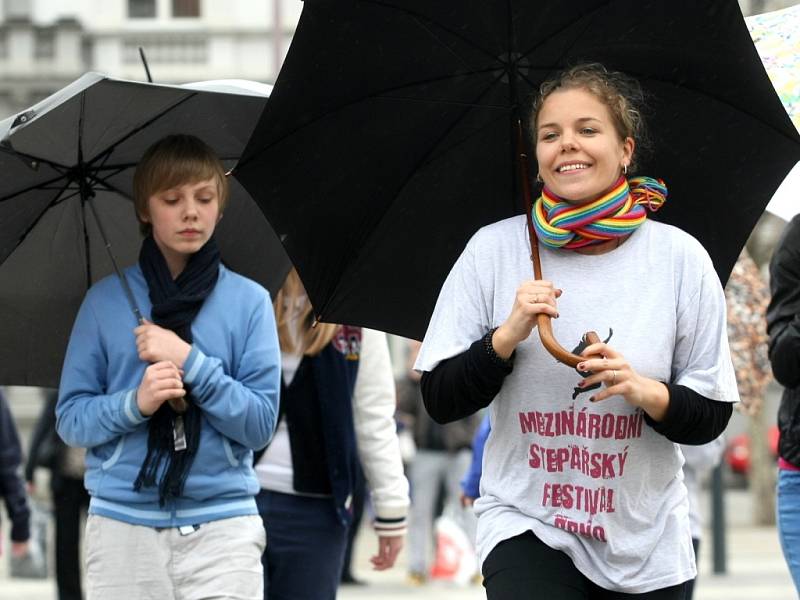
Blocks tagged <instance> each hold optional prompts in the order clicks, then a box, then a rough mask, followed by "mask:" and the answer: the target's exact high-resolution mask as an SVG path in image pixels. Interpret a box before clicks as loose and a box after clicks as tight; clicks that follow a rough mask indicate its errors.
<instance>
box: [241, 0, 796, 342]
mask: <svg viewBox="0 0 800 600" xmlns="http://www.w3.org/2000/svg"><path fill="white" fill-rule="evenodd" d="M586 61H597V62H601V63H603V64H605V65H606V66H607V67H609V68H612V69H617V70H622V71H625V72H627V73H629V74H631V75H633V76H635V77H637V78H638V79H639V80H640V81H641V83H642V84H643V87H644V88H645V90H646V92H647V93H648V94H649V97H650V108H649V114H648V116H649V119H648V121H649V125H650V129H651V135H652V138H653V140H654V143H655V147H654V151H653V153H652V154H651V155H650V156H649V157H642V158H643V159H644V160H643V161H641V168H640V172H641V173H642V174H647V175H650V176H653V177H661V178H663V179H664V180H665V181H666V182H667V185H668V186H669V191H670V199H669V200H668V202H667V204H666V206H665V207H664V208H663V209H662V211H661V212H660V213H659V214H658V215H657V217H656V218H658V219H661V220H665V221H668V222H671V223H674V224H675V225H678V226H679V227H681V228H683V229H685V230H687V231H689V232H690V233H692V234H693V235H694V236H695V237H697V238H698V239H700V240H701V241H702V243H703V244H704V245H705V246H706V248H707V249H708V250H709V252H710V254H711V256H712V258H713V260H714V264H715V266H716V268H717V272H718V273H719V275H720V278H721V279H722V280H723V281H725V280H726V279H727V276H728V273H729V272H730V269H731V267H732V265H733V263H734V262H735V260H736V257H737V256H738V254H739V251H740V249H741V247H742V246H743V244H744V242H745V240H746V238H747V235H748V234H749V233H750V231H751V229H752V227H753V226H754V224H755V222H756V220H757V219H758V217H759V215H760V214H761V212H762V211H763V208H764V205H765V204H766V203H767V201H768V199H769V197H770V196H771V194H772V192H773V191H774V189H775V188H776V187H777V185H778V184H779V183H780V181H781V180H782V178H783V176H784V175H785V174H786V173H787V172H788V170H789V169H790V168H791V166H792V165H793V164H794V163H795V162H797V160H798V158H800V138H798V134H797V131H796V130H795V129H794V127H793V126H792V124H791V122H790V121H789V119H788V117H787V116H786V113H785V111H784V110H783V108H782V106H781V104H780V100H779V99H778V98H777V96H776V95H775V92H774V90H773V88H772V85H771V84H770V82H769V79H768V78H767V76H766V74H765V72H764V69H763V66H762V65H761V62H760V60H759V58H758V55H757V53H756V51H755V49H754V47H753V44H752V41H751V39H750V36H749V34H748V32H747V28H746V26H745V23H744V20H743V18H742V15H741V13H740V11H739V8H738V6H737V4H736V3H735V2H731V1H730V0H703V1H699V2H698V1H690V0H605V1H601V0H579V1H576V2H569V3H567V2H561V1H558V0H539V1H537V2H530V1H527V0H509V1H508V2H502V3H500V2H485V1H483V0H475V1H463V2H430V1H428V0H381V1H378V0H372V1H368V0H363V1H356V0H347V1H336V2H333V1H332V0H306V2H305V5H304V10H303V14H302V17H301V19H300V23H299V25H298V28H297V32H296V34H295V37H294V39H293V42H292V46H291V48H290V50H289V53H288V55H287V58H286V61H285V63H284V66H283V68H282V70H281V72H280V75H279V77H278V80H277V82H276V84H275V89H274V92H273V94H272V96H271V98H270V102H269V103H268V107H267V109H266V110H265V112H264V113H263V114H262V117H261V120H260V122H259V124H258V126H257V127H256V130H255V132H254V134H253V137H252V138H251V140H250V142H249V144H248V147H247V149H246V150H245V153H244V155H243V157H242V161H241V162H240V165H239V167H237V171H236V176H237V177H238V178H239V179H240V181H241V182H242V183H243V184H244V185H245V187H246V188H247V189H248V191H250V193H251V194H252V195H253V197H254V198H255V199H256V200H257V201H258V203H259V205H260V207H261V208H262V210H263V211H264V213H265V214H266V215H267V217H268V219H269V220H270V222H271V223H272V224H273V226H274V227H275V228H276V229H277V230H278V231H279V232H280V233H281V234H284V235H285V239H284V246H285V247H286V249H287V251H288V252H289V254H290V256H291V257H292V260H293V262H294V263H295V265H296V266H297V268H298V271H299V273H300V275H301V278H302V279H303V281H304V283H305V285H306V288H307V289H308V292H309V296H310V298H311V300H312V302H313V304H314V306H315V308H316V310H317V312H318V314H319V316H320V318H321V319H322V320H325V321H332V322H346V323H352V324H361V325H368V326H372V327H376V328H379V329H383V330H386V331H391V332H394V333H399V334H401V335H405V336H408V337H415V338H420V337H421V336H422V335H423V333H424V331H425V328H426V325H427V321H428V318H429V316H430V313H431V311H432V309H433V306H434V304H435V300H436V296H437V294H438V291H439V289H440V287H441V284H442V282H443V281H444V278H445V276H446V275H447V273H448V271H449V269H450V267H451V266H452V264H453V262H454V260H455V258H456V257H457V256H458V254H459V253H460V252H461V250H462V249H463V247H464V245H465V243H466V241H467V240H468V239H469V237H470V236H471V235H472V234H473V233H474V232H475V231H476V230H477V229H478V228H479V227H480V226H482V225H484V224H487V223H490V222H493V221H497V220H499V219H502V218H504V217H507V216H511V215H513V214H518V213H521V212H522V211H523V209H522V201H521V199H520V193H519V188H520V185H519V180H518V176H517V170H516V169H517V167H516V163H515V161H516V158H515V139H516V123H517V119H518V118H522V119H523V120H524V119H525V117H526V113H527V111H528V108H529V104H530V99H531V94H532V93H533V92H535V91H536V90H537V89H538V86H539V85H540V83H541V82H542V81H543V80H544V79H546V78H547V77H548V76H550V75H552V74H553V73H554V72H555V71H558V70H560V69H562V68H564V67H566V66H570V65H573V64H577V63H580V62H586ZM531 168H532V169H534V168H535V161H533V164H532V166H531ZM545 277H550V278H552V279H555V280H557V274H547V273H546V274H545Z"/></svg>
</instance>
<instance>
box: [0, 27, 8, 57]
mask: <svg viewBox="0 0 800 600" xmlns="http://www.w3.org/2000/svg"><path fill="white" fill-rule="evenodd" d="M0 58H8V36H7V35H6V32H5V30H0Z"/></svg>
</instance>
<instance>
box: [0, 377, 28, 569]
mask: <svg viewBox="0 0 800 600" xmlns="http://www.w3.org/2000/svg"><path fill="white" fill-rule="evenodd" d="M21 465H22V447H21V446H20V443H19V434H18V433H17V426H16V425H15V424H14V416H13V415H12V414H11V410H10V409H9V407H8V403H7V402H6V398H5V395H4V394H3V391H2V390H1V389H0V496H2V498H3V501H4V502H5V505H6V513H7V514H8V518H9V520H10V521H11V532H10V538H11V556H12V558H14V559H18V560H23V559H24V558H25V557H26V556H27V555H28V541H29V539H30V536H31V529H30V527H31V524H30V519H31V510H30V507H29V505H28V496H27V494H26V493H25V483H24V482H23V481H22V477H21V476H20V466H21ZM0 533H2V528H0ZM4 540H5V535H2V536H0V554H2V550H3V541H4Z"/></svg>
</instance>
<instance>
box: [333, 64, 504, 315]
mask: <svg viewBox="0 0 800 600" xmlns="http://www.w3.org/2000/svg"><path fill="white" fill-rule="evenodd" d="M500 77H502V75H498V77H497V79H500ZM491 87H492V86H487V88H486V89H485V90H484V91H483V92H482V94H485V93H488V90H489V89H490V88H491ZM464 112H465V113H466V112H467V111H466V110H465V111H464ZM463 116H464V115H463V114H462V116H461V117H459V118H457V119H454V120H453V122H452V123H451V125H450V126H449V127H448V128H447V129H446V130H445V131H443V132H442V134H441V135H440V136H439V137H438V138H436V140H435V142H434V143H433V144H431V146H430V149H429V151H428V152H427V153H426V154H425V155H424V156H422V157H421V158H420V159H419V160H418V161H417V163H416V164H415V165H414V167H413V168H411V169H409V174H408V176H407V177H406V179H405V180H404V181H403V182H402V183H401V184H400V186H399V187H398V189H397V192H395V194H394V195H393V198H392V200H391V202H390V203H389V204H390V205H391V204H394V202H395V201H396V199H397V197H398V196H399V195H400V194H401V193H402V191H403V190H404V189H405V188H406V187H407V186H408V184H409V182H410V181H411V180H412V179H413V176H414V174H415V173H417V172H418V171H419V170H420V168H421V167H422V166H423V165H425V164H426V163H427V162H428V159H429V158H430V156H431V155H432V154H433V153H434V151H435V150H436V148H437V146H439V144H440V143H441V141H442V140H443V139H445V138H446V137H447V136H448V135H449V134H450V133H451V132H452V131H453V129H454V128H455V127H456V126H457V125H458V124H459V123H460V122H461V120H462V119H463ZM503 116H504V115H499V116H498V118H501V117H503ZM492 124H493V123H487V124H485V125H483V127H481V128H480V129H478V130H476V131H474V132H473V133H472V134H471V135H468V136H466V137H464V138H463V139H461V140H460V141H459V142H458V143H457V144H454V145H451V146H450V147H449V148H448V149H447V152H446V153H443V154H441V155H440V157H441V156H444V155H445V154H447V153H449V152H451V151H453V150H455V148H456V146H457V145H461V144H464V143H466V142H467V141H468V140H469V139H470V138H472V137H474V136H475V135H477V134H478V133H479V132H480V131H483V130H485V129H486V128H488V127H490V126H491V125H492ZM387 212H388V211H387ZM383 214H384V216H385V214H386V213H385V212H384V213H383ZM382 220H383V219H379V220H378V222H376V223H375V225H374V226H373V227H372V229H371V231H372V232H373V233H372V235H370V236H369V237H374V235H375V232H376V231H377V230H378V225H379V224H380V222H381V221H382ZM365 246H366V244H364V245H362V246H361V248H364V247H365ZM359 254H361V252H357V251H356V252H354V254H351V256H354V257H355V256H358V255H359ZM345 262H349V261H345ZM342 282H343V280H342V279H341V278H340V279H339V280H338V281H337V284H336V287H335V288H334V290H333V291H334V293H333V294H331V295H330V297H333V296H334V295H337V294H338V292H339V291H340V289H341V286H342ZM328 305H329V303H326V304H325V305H323V306H321V307H320V308H319V315H318V316H319V318H320V319H323V318H324V314H325V310H326V309H327V308H328Z"/></svg>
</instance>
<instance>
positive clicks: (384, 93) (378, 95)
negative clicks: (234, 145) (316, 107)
mask: <svg viewBox="0 0 800 600" xmlns="http://www.w3.org/2000/svg"><path fill="white" fill-rule="evenodd" d="M496 71H497V69H491V68H487V69H483V70H480V71H473V72H471V73H454V74H450V75H444V76H442V77H433V78H431V79H426V80H423V81H414V82H412V83H406V84H402V85H398V86H396V87H393V88H388V89H385V90H381V91H379V92H375V93H374V94H368V95H365V96H360V97H358V98H355V99H353V100H350V101H348V102H345V103H344V104H341V105H339V106H336V107H334V108H332V109H331V110H328V111H327V112H325V113H322V114H320V115H318V116H316V117H314V118H312V119H310V120H308V121H306V122H304V123H301V124H300V125H298V126H297V127H295V128H294V129H291V130H289V131H287V132H286V133H284V134H283V135H282V136H281V137H279V138H277V139H275V140H273V141H271V142H269V143H268V144H266V145H264V146H261V147H260V148H258V150H256V151H255V152H253V153H252V154H250V157H249V158H246V159H245V160H244V161H240V162H239V163H238V164H237V165H236V167H234V169H233V171H234V172H235V171H236V170H237V169H238V168H240V167H242V166H244V165H246V164H247V163H249V162H250V161H251V160H253V159H254V158H255V157H256V156H257V155H258V154H259V153H260V152H263V151H264V150H266V149H267V148H270V147H272V146H275V145H277V144H279V143H280V142H282V141H283V140H285V139H286V138H288V137H291V136H293V135H295V134H296V133H297V132H298V131H302V130H303V129H305V128H306V127H310V126H311V125H314V124H315V123H317V122H319V121H321V120H323V119H326V118H328V117H329V116H330V115H332V114H334V113H336V112H341V111H342V110H344V109H346V108H349V107H351V106H354V105H355V104H358V103H359V102H366V101H368V100H404V101H413V102H420V103H424V104H444V105H452V106H465V107H467V108H486V109H492V110H508V109H509V107H508V106H503V105H502V104H489V105H480V104H474V103H473V104H470V103H466V102H456V101H454V100H430V99H425V98H414V97H407V96H389V95H388V94H391V93H393V92H395V91H399V90H403V89H407V88H411V87H414V86H419V85H427V84H430V83H439V82H442V81H448V80H450V79H455V78H458V77H463V76H464V75H481V74H484V73H494V72H496ZM503 74H504V72H503V73H501V74H500V75H497V76H496V77H495V80H494V81H493V82H492V83H491V84H488V85H487V89H488V88H490V87H491V86H492V85H494V84H495V83H497V80H499V79H500V78H501V77H502V75H503Z"/></svg>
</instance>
